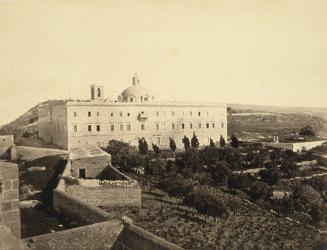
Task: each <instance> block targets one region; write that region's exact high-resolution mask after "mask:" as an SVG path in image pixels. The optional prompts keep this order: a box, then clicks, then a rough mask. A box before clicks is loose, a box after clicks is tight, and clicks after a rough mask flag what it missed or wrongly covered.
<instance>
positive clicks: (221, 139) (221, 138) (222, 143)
mask: <svg viewBox="0 0 327 250" xmlns="http://www.w3.org/2000/svg"><path fill="white" fill-rule="evenodd" d="M219 145H220V147H224V146H225V145H226V141H225V138H224V137H223V136H222V135H221V136H220V139H219Z"/></svg>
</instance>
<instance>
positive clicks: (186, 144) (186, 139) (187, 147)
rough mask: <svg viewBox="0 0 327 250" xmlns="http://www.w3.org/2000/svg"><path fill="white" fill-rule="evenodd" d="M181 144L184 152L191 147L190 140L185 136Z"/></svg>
mask: <svg viewBox="0 0 327 250" xmlns="http://www.w3.org/2000/svg"><path fill="white" fill-rule="evenodd" d="M182 142H183V144H184V149H185V150H188V149H189V148H190V147H191V143H190V139H189V138H188V137H186V135H184V137H183V140H182Z"/></svg>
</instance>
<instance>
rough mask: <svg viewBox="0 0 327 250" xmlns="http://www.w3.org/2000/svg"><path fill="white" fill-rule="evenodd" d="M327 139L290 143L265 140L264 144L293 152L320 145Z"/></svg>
mask: <svg viewBox="0 0 327 250" xmlns="http://www.w3.org/2000/svg"><path fill="white" fill-rule="evenodd" d="M324 142H326V141H307V142H294V143H288V142H284V143H283V142H280V143H275V142H263V143H262V144H263V145H265V146H268V147H274V148H281V149H286V150H291V151H293V152H298V151H299V152H300V151H302V149H303V148H304V149H306V150H310V149H312V148H314V147H317V146H320V145H321V144H323V143H324Z"/></svg>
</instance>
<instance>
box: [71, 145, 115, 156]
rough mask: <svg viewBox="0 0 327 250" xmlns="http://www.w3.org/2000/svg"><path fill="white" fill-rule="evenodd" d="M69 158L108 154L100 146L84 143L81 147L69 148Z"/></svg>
mask: <svg viewBox="0 0 327 250" xmlns="http://www.w3.org/2000/svg"><path fill="white" fill-rule="evenodd" d="M69 153H70V154H69V159H70V160H77V159H83V158H90V157H97V156H110V155H109V154H108V153H107V152H105V151H103V150H102V149H101V148H99V147H97V146H93V145H86V146H83V147H78V148H77V147H76V148H71V149H70V150H69Z"/></svg>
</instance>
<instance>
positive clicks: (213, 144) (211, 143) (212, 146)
mask: <svg viewBox="0 0 327 250" xmlns="http://www.w3.org/2000/svg"><path fill="white" fill-rule="evenodd" d="M215 146H216V145H215V142H214V141H213V140H212V138H210V148H215Z"/></svg>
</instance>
